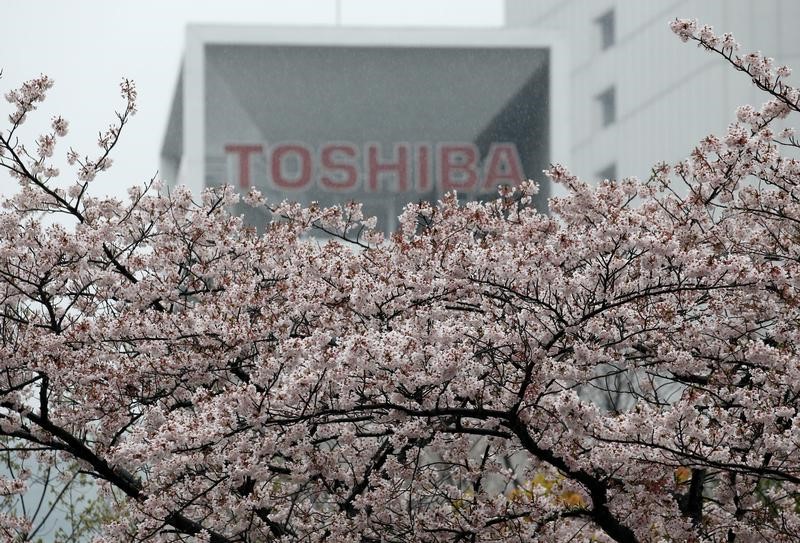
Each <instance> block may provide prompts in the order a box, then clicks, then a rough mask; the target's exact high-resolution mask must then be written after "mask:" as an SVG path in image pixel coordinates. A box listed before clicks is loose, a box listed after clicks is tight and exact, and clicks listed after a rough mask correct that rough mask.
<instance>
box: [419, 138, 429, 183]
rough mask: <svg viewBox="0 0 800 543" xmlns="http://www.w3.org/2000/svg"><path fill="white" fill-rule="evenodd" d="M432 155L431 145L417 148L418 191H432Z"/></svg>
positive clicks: (422, 145)
mask: <svg viewBox="0 0 800 543" xmlns="http://www.w3.org/2000/svg"><path fill="white" fill-rule="evenodd" d="M430 154H431V148H430V146H429V145H427V144H425V143H423V144H420V145H419V146H417V190H418V191H419V192H426V191H429V190H430V189H431V171H430Z"/></svg>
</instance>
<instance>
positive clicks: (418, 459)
mask: <svg viewBox="0 0 800 543" xmlns="http://www.w3.org/2000/svg"><path fill="white" fill-rule="evenodd" d="M671 27H672V29H673V31H674V32H675V33H676V34H677V35H678V37H679V38H680V39H682V40H683V41H687V42H688V41H694V42H696V43H698V44H699V45H701V46H702V47H704V48H705V49H707V50H709V51H710V52H712V53H714V54H717V55H718V56H720V57H721V59H722V60H723V61H724V62H727V63H729V64H730V65H731V66H732V67H733V68H734V69H736V70H738V71H741V72H744V73H745V74H746V75H747V76H749V77H750V78H751V79H752V81H753V83H754V84H755V85H756V86H757V87H758V88H760V89H761V90H762V91H763V92H765V93H766V94H767V95H768V96H769V99H768V101H767V102H766V103H765V104H764V105H763V106H761V107H759V108H755V107H751V106H743V107H741V108H739V109H738V110H737V111H736V112H732V116H734V120H733V123H732V124H731V125H730V128H729V130H728V132H727V133H726V134H720V135H709V136H708V137H706V138H704V139H703V140H701V141H700V142H698V144H697V146H696V148H695V149H693V150H690V152H689V153H688V156H687V158H686V159H685V160H683V161H681V162H679V163H677V164H672V165H670V164H664V163H661V164H658V165H655V166H654V168H653V173H652V176H651V177H650V178H649V179H647V180H639V179H636V178H632V177H629V178H624V179H622V180H621V181H619V182H612V181H604V182H602V183H600V184H598V185H597V186H592V185H589V184H588V183H586V182H584V181H582V180H580V179H579V178H578V177H576V176H575V175H573V174H572V173H571V172H570V171H569V170H568V169H567V168H566V167H565V166H562V165H558V164H556V165H553V166H552V167H551V168H550V169H549V170H548V171H547V172H546V175H547V177H548V179H549V181H550V182H552V183H557V184H560V185H562V186H563V187H564V189H565V193H566V195H565V196H563V197H558V198H552V199H551V200H550V204H549V210H550V213H549V214H542V213H540V212H538V211H537V210H536V209H535V207H534V206H533V205H532V195H533V194H535V193H536V190H537V186H536V184H535V183H533V182H527V183H524V184H522V185H520V186H518V187H510V188H503V189H501V191H500V194H499V196H498V198H497V199H495V200H493V201H489V202H468V203H459V199H458V197H457V195H455V194H447V195H445V196H444V197H443V198H442V200H441V201H439V202H436V203H429V202H420V203H418V204H414V205H410V206H408V207H407V208H406V209H405V210H404V212H403V214H402V215H401V217H400V218H399V227H398V229H397V231H395V232H393V233H388V234H385V233H382V232H380V231H377V230H376V227H375V220H374V218H370V217H366V216H365V215H364V213H363V212H362V209H361V206H360V204H358V203H349V204H346V205H342V206H334V207H327V208H325V207H322V206H319V205H311V206H307V207H303V206H301V205H298V204H294V203H291V202H288V201H285V202H272V201H269V200H267V199H266V198H265V197H264V196H263V195H262V194H260V193H258V192H257V191H255V190H251V191H250V192H249V193H248V194H247V195H246V196H245V197H244V202H245V204H246V205H250V206H252V207H255V208H257V209H259V210H260V211H261V212H263V213H264V214H265V215H266V216H268V217H269V218H270V220H269V222H268V224H267V226H266V227H265V228H264V230H263V231H261V232H257V231H255V230H254V229H253V228H248V227H247V226H246V225H245V224H244V223H243V220H242V218H241V217H237V216H234V215H231V213H230V211H229V210H230V209H232V208H233V205H234V204H236V203H237V202H239V200H240V195H239V194H237V193H236V192H235V191H234V190H233V189H232V188H231V187H222V188H217V189H208V190H206V191H204V192H203V193H201V194H191V193H190V191H189V190H188V189H186V188H185V187H177V188H172V189H170V190H166V189H163V188H161V187H160V183H159V182H157V181H155V180H154V181H151V182H148V183H146V184H145V185H143V186H138V187H132V188H131V189H130V190H129V191H128V197H127V199H125V200H119V199H115V198H110V197H102V196H97V195H95V194H94V193H93V192H92V189H91V186H90V185H91V181H92V180H93V179H94V178H95V177H96V176H97V175H102V174H104V172H105V171H106V170H107V169H108V168H109V166H110V165H111V162H110V160H111V158H110V154H111V152H112V151H113V149H114V147H115V146H116V144H117V143H118V140H119V138H120V136H121V134H122V133H123V129H124V126H125V124H126V123H127V122H129V120H130V117H131V115H133V114H134V113H135V111H136V91H135V87H134V86H133V84H132V83H131V82H130V81H125V82H124V83H123V85H122V87H121V92H122V96H123V100H124V108H123V110H122V112H120V113H118V114H117V117H116V120H115V122H114V124H112V125H111V127H110V128H108V129H107V130H106V131H104V132H102V133H101V135H100V138H99V142H98V143H99V146H100V154H99V155H97V156H89V155H83V154H80V153H78V152H77V151H75V150H72V149H69V150H68V151H67V158H68V163H69V164H70V165H71V166H72V167H73V168H74V171H73V173H72V175H71V176H70V178H69V180H66V181H65V178H66V176H65V175H64V174H62V176H60V177H59V176H58V172H57V171H56V168H55V166H54V165H53V164H51V163H50V160H51V159H52V156H53V153H54V152H55V151H54V150H57V149H60V148H59V147H58V146H57V144H59V143H60V139H61V138H63V137H64V136H65V135H66V130H67V123H66V121H65V120H64V119H62V118H61V117H55V118H54V119H53V120H52V122H51V125H50V126H49V128H48V130H47V131H45V132H43V133H42V135H41V136H40V137H39V138H37V139H36V140H34V142H33V143H32V144H29V145H28V147H27V148H26V147H25V146H24V145H23V144H22V143H20V142H17V140H16V138H15V130H16V128H17V127H18V125H19V124H20V123H21V122H22V120H26V119H27V122H35V121H34V119H36V118H37V117H36V115H34V114H33V112H34V110H35V109H36V106H37V105H38V104H39V103H40V102H42V101H43V100H44V98H45V92H46V91H47V90H48V89H49V88H50V87H51V86H52V81H51V80H50V79H48V78H46V77H42V78H39V79H36V80H34V81H31V82H28V83H25V84H23V86H22V87H21V88H20V89H18V90H14V91H11V92H10V93H9V94H8V95H7V97H8V98H9V101H10V102H11V103H12V106H13V107H14V108H15V111H14V112H12V114H11V118H10V120H9V122H10V125H9V127H8V128H6V129H4V131H3V132H0V149H2V151H3V152H2V154H0V165H2V167H3V168H4V169H6V170H7V171H9V172H10V173H11V174H12V176H13V177H14V178H15V179H17V180H18V181H19V189H18V191H17V192H16V193H15V194H14V195H13V196H9V197H7V198H6V199H5V200H4V201H3V204H2V205H3V210H2V212H0V299H1V300H2V320H0V351H2V356H0V375H1V376H2V380H0V435H1V436H2V438H3V440H2V451H0V452H3V453H5V454H7V455H9V456H15V457H29V456H31V455H36V458H37V459H38V461H39V462H40V463H42V464H47V465H59V466H61V465H71V466H74V467H73V468H72V469H73V472H74V471H75V470H77V471H80V472H82V473H86V474H89V475H90V476H91V477H92V478H93V479H94V481H95V482H96V486H97V489H98V491H99V492H100V497H101V499H102V500H104V502H105V503H106V504H107V506H108V507H110V508H111V510H112V513H113V514H111V515H109V516H107V517H104V518H105V521H104V523H103V526H102V530H101V531H98V533H97V534H96V538H95V539H94V541H96V542H98V543H99V542H119V541H132V542H133V541H154V542H167V541H170V542H172V541H191V542H200V541H203V542H215V543H225V542H234V541H235V542H245V541H253V542H255V541H343V542H350V541H352V542H356V541H358V542H370V541H375V542H377V541H398V542H401V541H402V542H404V541H481V542H489V541H517V540H525V541H558V542H561V541H602V542H610V541H618V542H639V541H641V542H666V541H709V542H710V541H727V542H736V543H739V542H752V541H797V540H798V539H800V515H798V504H799V503H800V501H799V500H800V362H799V360H800V358H798V346H799V345H800V326H798V323H800V227H799V226H798V225H800V199H799V198H800V188H798V187H800V162H798V160H797V159H796V158H794V157H793V154H792V152H793V151H795V150H796V148H797V147H798V144H797V142H796V141H795V140H794V135H793V134H794V133H793V132H792V131H791V130H790V129H788V128H786V127H784V126H782V125H780V124H779V123H783V122H785V120H786V119H787V117H790V116H791V115H792V114H793V113H797V112H798V111H800V110H798V93H797V90H796V89H795V88H794V87H791V86H789V85H788V83H786V81H785V80H786V78H788V77H789V75H790V71H789V70H788V68H775V67H774V62H773V61H772V60H771V59H769V58H768V57H764V56H763V55H761V54H760V53H752V54H747V55H743V56H739V55H738V53H737V50H738V46H737V45H736V42H735V41H734V39H733V37H732V36H730V35H727V34H725V35H722V36H717V35H716V34H715V33H714V31H713V29H711V28H710V27H708V26H699V25H698V24H697V23H696V22H694V21H689V20H677V21H674V22H673V23H672V24H671ZM26 149H36V152H35V154H33V155H31V154H29V153H28V151H27V150H26ZM57 181H58V182H57ZM53 216H59V217H68V218H69V219H70V220H69V221H66V222H64V221H62V222H58V221H52V220H46V219H47V218H49V217H53ZM25 485H26V482H25V480H24V477H22V476H20V477H12V478H11V479H0V495H4V496H8V497H10V498H13V497H14V496H17V495H19V494H20V493H24V492H25V488H26V486H25ZM3 515H4V516H3V517H2V518H0V522H2V526H3V528H2V530H5V533H3V532H2V531H0V534H2V536H3V537H5V538H7V539H8V540H24V539H25V538H26V537H28V534H29V533H30V530H31V529H32V528H31V527H32V526H33V522H32V520H33V519H31V518H27V517H26V516H25V514H24V513H22V514H20V512H19V511H15V510H13V509H8V510H7V511H5V512H4V513H3ZM15 538H16V539H15Z"/></svg>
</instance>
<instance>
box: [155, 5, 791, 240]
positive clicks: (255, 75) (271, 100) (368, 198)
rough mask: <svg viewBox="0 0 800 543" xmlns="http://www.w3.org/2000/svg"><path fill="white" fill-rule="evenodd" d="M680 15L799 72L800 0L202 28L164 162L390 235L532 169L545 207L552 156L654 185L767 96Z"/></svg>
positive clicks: (171, 175) (176, 177)
mask: <svg viewBox="0 0 800 543" xmlns="http://www.w3.org/2000/svg"><path fill="white" fill-rule="evenodd" d="M676 17H695V18H697V19H698V20H699V21H700V22H701V23H707V24H712V25H713V26H714V27H715V28H716V29H717V30H718V31H719V32H722V31H730V32H733V33H734V35H735V36H736V37H737V39H738V40H739V41H740V42H741V43H742V44H743V50H742V53H746V52H749V51H750V50H752V49H753V48H755V47H759V48H761V49H763V50H764V51H765V52H768V53H769V54H770V55H771V56H774V57H775V58H776V64H788V65H790V66H791V65H792V64H795V65H796V66H800V34H798V33H796V32H795V31H794V22H795V21H798V20H800V2H797V1H796V0H679V1H669V2H668V1H642V0H535V1H534V0H506V25H505V27H503V28H485V29H484V28H463V29H457V28H448V29H436V28H375V27H358V28H352V27H263V26H261V27H257V26H222V25H214V26H209V25H207V26H190V27H189V28H188V30H187V44H186V51H185V57H184V62H183V67H182V71H181V76H180V80H179V84H178V86H177V89H176V93H175V98H174V101H173V107H172V112H171V115H170V118H169V123H168V127H167V132H166V136H165V138H164V145H163V149H162V169H161V171H162V174H163V176H164V178H165V179H166V180H168V181H169V182H170V183H181V184H187V185H189V186H190V187H191V188H192V189H193V190H194V191H198V190H200V189H202V188H203V187H207V186H215V185H220V184H222V183H229V184H233V185H235V186H237V187H239V189H240V190H241V191H242V192H246V191H247V190H249V188H250V187H256V188H258V189H259V190H260V191H261V192H263V193H265V194H266V195H267V196H268V197H269V198H270V199H272V200H273V201H275V200H282V199H290V200H296V201H300V202H303V203H306V204H308V203H310V202H312V201H317V202H319V203H321V204H322V205H332V204H337V203H343V202H345V201H348V200H358V201H362V202H364V204H365V211H366V213H367V214H368V215H376V216H377V217H378V219H379V224H380V225H381V227H383V228H385V229H387V230H391V229H393V227H394V224H395V217H396V216H397V215H398V214H399V213H400V211H401V210H402V207H403V206H404V205H405V204H407V203H409V202H414V201H418V200H422V199H424V200H436V199H437V198H438V197H440V196H441V194H443V193H444V192H445V191H447V190H457V191H458V192H459V194H461V195H462V196H463V197H464V198H465V199H470V198H485V197H488V196H490V195H493V194H496V190H497V187H498V186H500V185H507V184H515V183H518V182H519V181H521V180H522V179H526V178H533V179H535V180H537V181H539V182H540V184H541V185H542V191H541V195H540V199H539V201H538V203H537V204H538V205H539V207H540V208H544V203H545V201H546V198H547V197H548V196H550V195H552V194H554V193H555V192H554V191H555V190H557V189H555V188H553V187H549V186H548V185H547V181H546V180H545V179H544V177H543V176H542V174H541V171H542V169H544V168H546V167H547V166H548V164H550V163H552V162H561V163H564V164H566V165H567V166H568V167H569V168H570V169H571V170H572V171H573V172H574V173H576V174H578V175H580V176H581V177H582V178H584V179H587V180H596V179H603V178H612V179H613V178H617V177H622V176H628V175H635V176H638V177H640V178H647V177H648V176H649V175H650V172H651V169H652V166H653V165H654V164H655V163H656V162H658V161H661V160H666V161H668V162H675V161H678V160H680V159H682V158H684V157H686V156H687V155H688V154H689V152H690V151H691V150H692V148H693V146H694V145H695V144H696V143H697V142H698V141H700V139H702V138H703V137H704V136H706V135H707V134H708V133H717V134H719V133H722V132H724V131H725V129H726V127H727V125H728V123H730V122H731V120H733V119H734V116H735V110H736V107H737V106H738V105H740V104H743V103H753V104H754V105H756V106H758V105H760V103H761V102H763V101H764V97H763V95H761V94H760V93H759V92H758V91H756V90H755V89H753V88H752V85H751V84H750V82H749V80H748V78H747V77H746V76H744V75H742V74H740V73H737V72H735V71H734V70H732V69H731V68H730V66H728V65H726V63H725V62H723V61H722V59H720V58H719V57H718V56H714V55H709V54H707V53H705V52H703V51H698V50H695V49H694V48H692V47H691V46H689V45H687V44H684V43H681V42H680V40H678V39H677V38H676V37H675V36H674V35H673V34H672V32H670V30H669V28H668V23H669V21H671V20H673V19H675V18H676ZM240 211H241V212H245V213H246V212H247V209H246V208H244V207H243V208H242V209H241V210H240ZM249 220H250V222H252V223H259V222H260V221H263V218H261V217H256V216H250V217H249Z"/></svg>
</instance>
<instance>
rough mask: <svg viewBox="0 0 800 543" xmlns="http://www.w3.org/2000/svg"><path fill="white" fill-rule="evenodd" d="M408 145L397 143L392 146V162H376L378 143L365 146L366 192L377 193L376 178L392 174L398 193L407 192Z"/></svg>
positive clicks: (378, 154)
mask: <svg viewBox="0 0 800 543" xmlns="http://www.w3.org/2000/svg"><path fill="white" fill-rule="evenodd" d="M408 147H409V146H408V144H407V143H398V144H396V145H395V146H394V162H391V161H390V162H378V160H379V158H380V155H381V145H380V144H379V143H369V144H367V190H369V191H371V192H378V178H379V177H380V176H381V174H389V173H393V174H395V176H396V179H397V183H396V185H395V187H396V190H397V191H398V192H403V191H406V190H408V155H409V153H408Z"/></svg>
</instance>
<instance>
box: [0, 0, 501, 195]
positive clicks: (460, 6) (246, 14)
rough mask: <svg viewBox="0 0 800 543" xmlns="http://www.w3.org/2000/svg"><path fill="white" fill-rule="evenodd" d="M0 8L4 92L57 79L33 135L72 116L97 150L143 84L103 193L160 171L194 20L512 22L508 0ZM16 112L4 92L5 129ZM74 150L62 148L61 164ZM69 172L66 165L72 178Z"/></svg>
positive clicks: (91, 3) (279, 0) (200, 1)
mask: <svg viewBox="0 0 800 543" xmlns="http://www.w3.org/2000/svg"><path fill="white" fill-rule="evenodd" d="M0 6H2V13H3V18H4V24H3V32H2V42H0V69H2V70H3V77H2V80H0V90H2V95H5V93H6V92H7V91H8V90H10V89H11V88H16V87H17V86H19V84H20V83H22V82H23V81H26V80H28V79H31V78H33V77H36V76H38V75H39V74H42V73H44V74H47V75H49V76H50V77H52V78H53V79H54V80H55V82H56V86H55V87H54V88H53V89H52V90H51V91H50V93H49V99H48V101H47V102H46V103H45V104H44V105H43V107H41V108H40V110H39V111H37V112H36V113H35V114H33V115H31V116H30V117H29V120H28V121H27V123H26V125H28V126H27V129H26V131H25V132H23V133H22V134H21V136H26V139H27V141H32V138H35V136H36V135H37V134H39V133H41V132H42V131H43V130H44V129H45V128H46V127H47V125H48V124H49V120H50V118H51V117H52V116H53V115H54V114H59V115H62V116H64V117H65V118H66V119H68V120H69V121H70V134H69V135H68V136H67V138H66V139H65V142H66V144H67V145H71V146H72V147H74V148H75V150H76V151H78V152H79V153H80V154H81V155H89V156H90V157H93V156H96V155H97V153H98V151H99V148H98V147H97V143H96V142H97V133H98V131H99V130H103V129H105V128H106V127H107V125H108V124H109V123H110V122H111V121H112V120H113V118H114V111H115V109H118V108H120V107H121V106H122V100H121V98H120V97H119V88H118V84H119V82H120V80H121V79H122V78H123V77H127V78H130V79H133V80H134V81H135V82H136V85H137V88H138V90H139V113H138V114H137V115H136V116H135V117H134V118H133V119H132V121H131V123H130V124H129V125H128V126H127V127H126V130H125V132H124V133H123V136H122V139H121V142H120V144H119V147H118V148H117V150H116V151H115V152H114V154H113V155H112V156H113V158H114V167H113V168H112V169H111V170H110V171H109V172H107V173H105V174H104V175H102V176H100V177H98V179H97V180H96V181H95V182H94V183H95V186H94V193H95V194H99V193H109V194H116V195H124V194H125V189H126V188H127V187H128V186H130V185H132V184H137V183H141V182H142V181H144V180H147V179H149V178H150V177H152V176H153V175H155V174H156V172H157V170H158V160H159V150H160V146H161V141H162V138H163V135H164V129H165V126H166V122H167V114H168V111H169V105H170V101H171V99H172V95H173V92H174V88H175V83H176V80H177V76H178V69H179V66H180V62H181V57H182V53H183V46H184V35H185V32H184V30H185V27H186V24H187V23H243V24H275V25H321V26H333V25H337V24H341V25H346V26H363V25H368V26H404V25H413V26H445V27H454V26H455V27H459V26H462V27H476V26H489V27H499V26H502V25H503V20H504V2H503V0H402V1H399V2H396V1H383V0H381V1H378V0H339V1H337V0H262V1H255V0H251V1H247V0H226V1H225V2H220V1H211V0H168V1H167V0H161V1H157V0H139V1H136V2H112V1H108V0H105V1H99V0H81V1H64V0H39V1H36V2H20V1H9V0H0ZM10 111H11V107H10V104H8V103H7V102H6V101H5V99H3V100H2V102H0V114H2V117H0V130H2V127H5V126H6V124H7V119H6V117H7V114H8V113H9V112H10ZM67 149H68V147H66V146H63V145H61V146H59V147H57V149H56V156H57V157H59V161H60V162H63V161H62V160H61V158H62V157H63V156H64V155H65V153H66V151H67ZM60 162H59V165H60ZM69 171H70V170H69V169H68V168H66V167H62V177H65V176H66V174H67V173H68V172H69ZM11 183H13V182H12V181H10V180H9V179H8V177H7V176H5V175H3V176H0V193H6V194H7V193H8V192H10V190H13V186H12V185H10V184H11Z"/></svg>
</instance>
